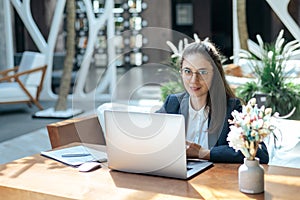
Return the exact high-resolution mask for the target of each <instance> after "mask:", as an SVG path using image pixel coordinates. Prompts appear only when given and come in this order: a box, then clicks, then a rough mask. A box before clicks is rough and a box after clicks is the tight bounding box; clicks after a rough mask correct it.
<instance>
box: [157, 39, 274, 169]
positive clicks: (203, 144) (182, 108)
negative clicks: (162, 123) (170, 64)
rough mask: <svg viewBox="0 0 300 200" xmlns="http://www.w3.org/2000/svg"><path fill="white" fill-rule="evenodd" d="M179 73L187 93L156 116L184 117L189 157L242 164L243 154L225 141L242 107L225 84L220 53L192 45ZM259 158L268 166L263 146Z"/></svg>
mask: <svg viewBox="0 0 300 200" xmlns="http://www.w3.org/2000/svg"><path fill="white" fill-rule="evenodd" d="M180 73H181V77H182V81H183V85H184V88H185V90H186V92H183V93H180V94H172V95H169V96H168V97H167V99H166V101H165V103H164V105H163V106H162V108H161V109H160V110H158V111H157V112H160V113H172V114H182V115H184V116H185V122H186V140H187V151H186V152H187V157H190V158H200V159H206V160H210V161H212V162H226V163H242V162H243V159H244V156H243V154H242V153H241V152H240V151H238V152H236V151H235V150H234V149H233V148H231V147H229V145H228V142H227V141H226V138H227V135H228V133H229V123H228V119H232V116H231V112H232V111H233V110H237V111H239V112H240V111H241V110H242V105H241V101H240V100H239V99H238V98H236V97H235V95H234V93H233V92H232V90H231V89H230V87H229V85H228V83H227V82H226V80H225V75H224V71H223V68H222V64H221V59H220V54H219V52H218V50H217V49H216V48H215V46H214V45H213V44H212V43H211V42H209V41H207V40H205V41H198V42H194V43H191V44H189V45H188V46H187V47H186V48H185V49H184V51H183V55H182V59H181V69H180ZM257 157H258V158H260V162H261V163H268V162H269V156H268V151H267V148H266V146H265V144H264V143H262V144H261V147H260V148H259V149H258V151H257Z"/></svg>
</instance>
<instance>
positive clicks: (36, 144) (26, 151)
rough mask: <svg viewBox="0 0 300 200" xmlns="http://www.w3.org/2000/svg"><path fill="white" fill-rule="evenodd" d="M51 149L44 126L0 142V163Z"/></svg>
mask: <svg viewBox="0 0 300 200" xmlns="http://www.w3.org/2000/svg"><path fill="white" fill-rule="evenodd" d="M49 149H51V145H50V141H49V138H48V132H47V129H46V128H42V129H39V130H36V131H34V132H32V133H28V134H25V135H22V136H19V137H16V138H13V139H11V140H7V141H4V142H2V143H0V152H1V157H0V164H4V163H7V162H10V161H13V160H16V159H19V158H22V157H26V156H30V155H33V154H37V153H40V152H41V151H45V150H49Z"/></svg>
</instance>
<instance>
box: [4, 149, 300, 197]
mask: <svg viewBox="0 0 300 200" xmlns="http://www.w3.org/2000/svg"><path fill="white" fill-rule="evenodd" d="M105 164H106V163H104V164H103V167H102V168H101V169H98V170H96V171H93V172H88V173H82V172H78V170H77V169H76V168H72V167H69V166H66V165H63V164H61V163H59V162H56V161H54V160H51V159H48V158H45V157H42V156H40V155H33V156H29V157H25V158H22V159H19V160H16V161H13V162H10V163H7V164H3V165H0V198H1V199H5V200H10V199H13V200H15V199H30V200H33V199H38V200H40V199H92V200H94V199H126V200H132V199H133V200H134V199H190V198H191V199H192V198H194V199H285V200H286V199H296V198H298V194H299V190H300V169H296V168H285V167H276V166H268V165H264V168H265V192H264V193H261V194H257V195H247V194H244V193H241V192H240V191H239V189H238V167H239V166H240V165H239V164H218V163H216V164H214V166H213V167H212V168H210V169H208V170H207V171H205V172H203V173H201V174H200V175H198V176H196V177H194V178H193V179H191V180H188V181H184V180H177V179H170V178H162V177H154V176H146V175H137V174H129V173H122V172H117V171H112V170H110V169H108V168H107V166H106V165H105Z"/></svg>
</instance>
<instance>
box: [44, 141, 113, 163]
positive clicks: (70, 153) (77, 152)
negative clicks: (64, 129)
mask: <svg viewBox="0 0 300 200" xmlns="http://www.w3.org/2000/svg"><path fill="white" fill-rule="evenodd" d="M41 155H43V156H46V157H48V158H52V159H54V160H57V161H59V162H62V163H64V164H67V165H70V166H74V167H76V166H78V165H81V164H83V163H85V162H90V161H98V162H105V161H107V155H106V153H104V152H101V151H98V150H95V149H92V148H89V147H86V146H83V145H79V146H74V147H67V148H64V149H58V150H52V151H42V152H41Z"/></svg>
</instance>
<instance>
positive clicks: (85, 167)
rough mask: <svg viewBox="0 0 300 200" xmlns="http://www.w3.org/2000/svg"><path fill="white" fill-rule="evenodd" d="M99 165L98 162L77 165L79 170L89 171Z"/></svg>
mask: <svg viewBox="0 0 300 200" xmlns="http://www.w3.org/2000/svg"><path fill="white" fill-rule="evenodd" d="M100 167H101V165H100V163H99V162H86V163H83V164H81V165H80V166H79V167H78V170H79V171H80V172H89V171H92V170H95V169H98V168H100Z"/></svg>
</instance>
